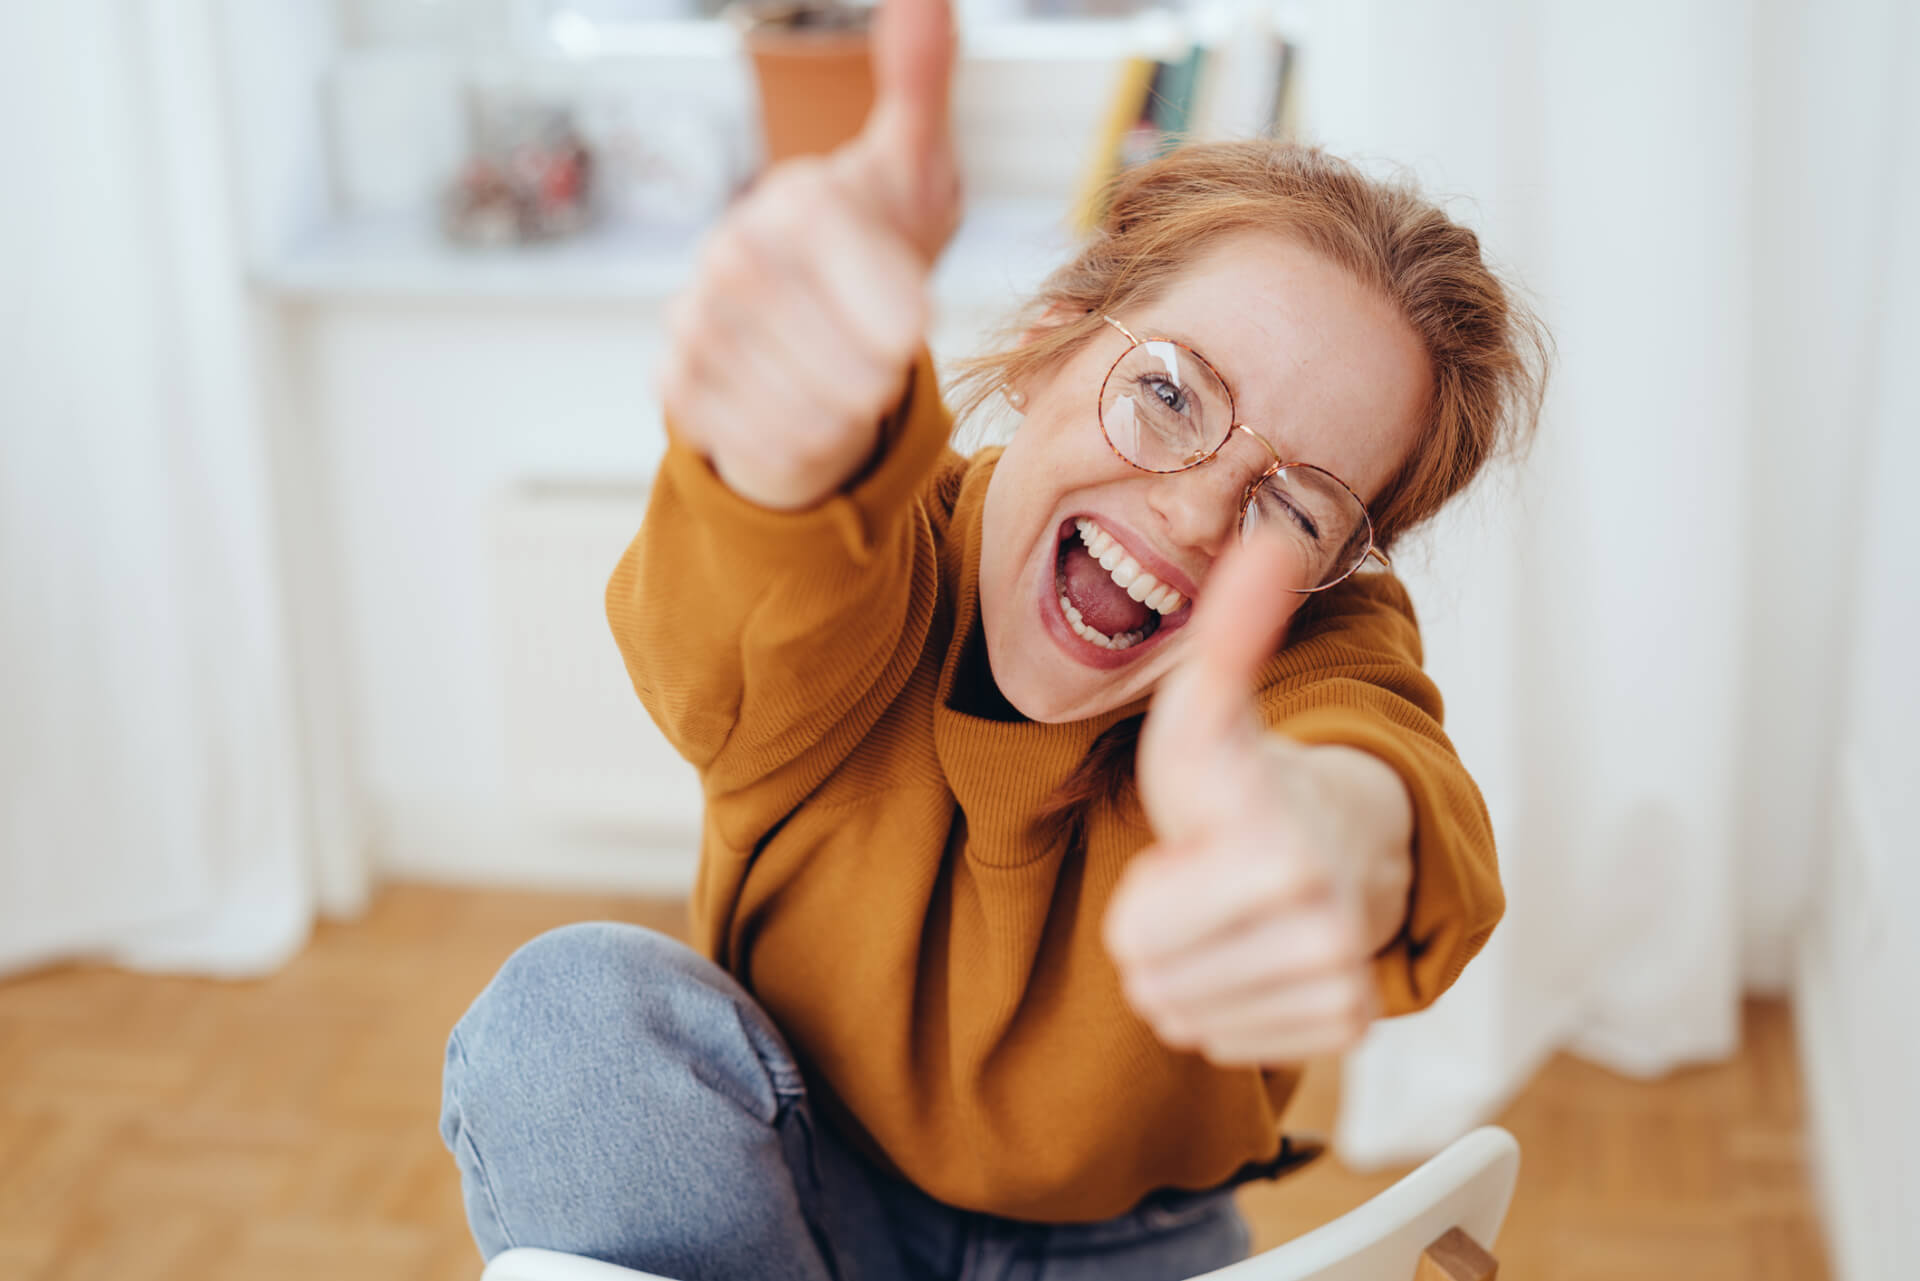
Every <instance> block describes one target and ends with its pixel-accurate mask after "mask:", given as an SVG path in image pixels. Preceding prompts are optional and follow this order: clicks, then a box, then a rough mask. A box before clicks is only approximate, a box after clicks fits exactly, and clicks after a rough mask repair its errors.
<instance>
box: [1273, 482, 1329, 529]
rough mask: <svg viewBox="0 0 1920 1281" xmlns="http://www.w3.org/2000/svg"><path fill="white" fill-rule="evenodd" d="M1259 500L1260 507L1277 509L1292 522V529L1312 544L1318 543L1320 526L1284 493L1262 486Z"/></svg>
mask: <svg viewBox="0 0 1920 1281" xmlns="http://www.w3.org/2000/svg"><path fill="white" fill-rule="evenodd" d="M1260 498H1261V500H1263V501H1261V503H1260V505H1261V506H1263V507H1266V508H1268V509H1272V508H1275V507H1277V508H1279V509H1280V510H1281V511H1282V512H1284V513H1285V514H1286V518H1287V519H1288V520H1290V521H1292V522H1293V524H1294V528H1296V529H1298V530H1299V531H1300V532H1301V533H1303V534H1305V535H1306V536H1307V537H1308V538H1311V539H1312V540H1313V541H1314V542H1316V543H1317V542H1319V541H1320V526H1319V525H1317V524H1315V523H1314V519H1313V517H1311V516H1309V515H1308V514H1307V512H1306V509H1305V508H1303V507H1301V506H1300V505H1299V504H1297V503H1295V502H1294V501H1293V499H1292V498H1291V497H1290V496H1288V495H1287V494H1286V493H1285V492H1284V491H1282V490H1279V489H1276V488H1274V487H1273V486H1271V485H1267V486H1263V487H1262V489H1261V493H1260Z"/></svg>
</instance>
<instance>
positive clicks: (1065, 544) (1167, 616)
mask: <svg viewBox="0 0 1920 1281" xmlns="http://www.w3.org/2000/svg"><path fill="white" fill-rule="evenodd" d="M1057 537H1058V540H1059V541H1058V545H1057V547H1056V550H1055V558H1054V566H1053V569H1054V572H1053V573H1052V574H1051V575H1048V576H1047V581H1046V582H1045V583H1044V584H1043V585H1042V591H1041V600H1040V601H1039V602H1038V603H1039V607H1040V610H1041V621H1042V624H1043V625H1044V627H1045V629H1046V630H1047V632H1048V633H1049V634H1050V635H1052V636H1053V638H1054V640H1055V641H1056V642H1057V643H1058V644H1059V645H1060V646H1061V648H1062V649H1063V650H1065V651H1066V653H1067V654H1068V655H1069V656H1071V657H1073V658H1074V659H1076V660H1077V661H1079V662H1081V663H1083V664H1085V665H1087V666H1090V667H1096V668H1101V669H1105V670H1112V669H1114V668H1117V667H1121V666H1125V665H1127V664H1129V663H1131V662H1132V661H1133V660H1135V659H1137V658H1139V657H1140V656H1141V655H1142V654H1144V653H1145V652H1146V651H1147V650H1149V649H1152V648H1153V647H1154V646H1156V645H1157V644H1159V643H1160V642H1161V641H1162V640H1163V639H1164V638H1165V637H1166V636H1167V635H1169V634H1171V633H1172V632H1175V631H1177V630H1179V628H1180V627H1182V626H1183V625H1185V623H1186V621H1187V619H1188V617H1190V616H1191V614H1192V612H1193V611H1192V609H1191V606H1190V604H1189V602H1188V599H1187V597H1186V596H1185V595H1183V594H1182V593H1181V592H1180V591H1179V590H1178V589H1176V588H1175V587H1174V586H1173V585H1172V584H1171V583H1169V582H1163V581H1162V579H1160V578H1157V577H1155V576H1154V575H1153V574H1152V573H1149V572H1147V571H1146V570H1145V569H1144V567H1143V566H1142V565H1141V564H1140V562H1139V561H1137V560H1135V559H1134V556H1133V553H1132V552H1131V551H1130V550H1129V548H1128V547H1127V546H1126V545H1124V544H1121V543H1120V542H1119V540H1118V539H1116V538H1115V537H1114V536H1113V535H1112V534H1111V533H1109V532H1108V531H1106V530H1105V529H1103V528H1102V527H1101V526H1100V525H1099V524H1098V523H1097V521H1096V520H1095V518H1093V517H1091V516H1076V517H1070V518H1068V519H1067V520H1065V521H1063V522H1062V523H1061V525H1060V527H1059V529H1058V531H1057ZM1155 563H1156V566H1157V567H1159V568H1161V569H1162V570H1163V571H1164V572H1165V574H1166V577H1167V578H1172V577H1174V576H1175V575H1176V574H1177V572H1178V571H1175V570H1172V569H1171V568H1170V567H1166V566H1164V565H1160V564H1159V563H1158V562H1155ZM1122 580H1125V581H1124V582H1123V581H1122ZM1182 581H1183V582H1184V580H1182ZM1109 628H1111V629H1113V630H1111V631H1109V630H1107V629H1109Z"/></svg>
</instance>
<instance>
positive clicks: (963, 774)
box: [934, 449, 1148, 845]
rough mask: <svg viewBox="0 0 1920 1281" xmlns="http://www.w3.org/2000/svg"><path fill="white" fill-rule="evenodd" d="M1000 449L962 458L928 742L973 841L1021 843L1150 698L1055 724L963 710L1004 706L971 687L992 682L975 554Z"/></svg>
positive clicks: (948, 543)
mask: <svg viewBox="0 0 1920 1281" xmlns="http://www.w3.org/2000/svg"><path fill="white" fill-rule="evenodd" d="M1000 452H1001V451H1000V450H998V449H988V450H982V451H981V452H980V453H978V454H976V455H974V456H973V457H972V458H971V459H969V460H968V462H967V465H966V471H965V473H964V475H963V477H962V480H961V484H960V492H959V494H958V496H957V498H956V500H955V503H954V509H953V523H952V525H951V526H950V527H949V537H948V538H947V540H946V545H945V556H946V558H947V563H946V564H944V565H942V567H941V568H942V571H943V573H944V575H945V576H946V577H947V580H948V581H949V582H951V583H953V584H954V585H955V586H954V595H953V610H954V623H953V632H952V635H951V638H950V639H949V641H948V643H947V652H946V655H945V658H944V659H943V660H942V662H941V664H940V683H939V687H938V694H937V696H936V701H935V703H934V744H935V749H936V751H937V752H938V754H939V757H940V763H941V766H942V767H943V769H944V770H945V772H946V775H947V779H948V782H949V783H950V784H951V785H952V787H953V792H954V795H955V797H956V798H957V799H958V800H959V801H960V804H961V808H962V809H964V810H965V811H966V813H967V818H968V821H969V823H970V825H971V826H972V828H973V832H972V838H973V840H974V842H975V843H976V845H977V844H978V843H979V842H980V841H981V839H982V838H983V837H986V838H988V839H989V840H992V839H993V838H994V837H999V838H1002V839H1005V840H1008V841H1012V842H1015V843H1022V841H1023V834H1024V828H1025V824H1026V822H1027V821H1028V819H1029V818H1030V817H1031V815H1032V814H1033V813H1034V812H1035V811H1037V810H1038V809H1039V808H1040V806H1041V805H1043V804H1044V803H1045V802H1046V801H1047V800H1048V798H1049V797H1051V796H1052V795H1053V793H1054V791H1055V790H1056V789H1057V788H1058V787H1059V786H1060V784H1061V783H1062V782H1064V781H1065V779H1066V777H1067V775H1068V774H1070V773H1071V772H1072V770H1073V768H1074V767H1075V766H1076V765H1078V764H1079V763H1080V761H1081V760H1082V759H1083V758H1084V757H1085V756H1086V754H1087V749H1088V748H1089V747H1091V746H1092V744H1093V741H1094V740H1095V739H1096V738H1098V737H1099V736H1100V735H1101V734H1102V733H1104V732H1105V731H1106V730H1107V729H1109V728H1111V727H1112V726H1113V725H1115V724H1118V723H1119V722H1120V721H1123V720H1125V719H1127V718H1128V717H1130V716H1138V715H1140V714H1141V713H1142V712H1144V711H1146V709H1147V702H1148V700H1147V698H1146V697H1145V696H1142V697H1140V698H1137V699H1134V700H1133V701H1132V702H1130V703H1127V704H1126V705H1125V706H1122V707H1117V708H1114V709H1112V710H1110V711H1106V712H1102V713H1100V714H1099V715H1098V716H1093V717H1089V718H1088V719H1086V720H1080V721H1067V722H1063V723H1059V724H1043V723H1041V722H1039V721H1031V720H1027V719H1025V718H1024V717H1022V718H1020V719H1018V720H995V719H992V718H989V717H984V716H978V715H974V714H972V713H969V712H967V711H963V710H959V709H960V708H968V707H982V706H985V705H987V704H989V703H990V702H994V701H1002V700H1001V699H1000V696H999V694H998V692H997V691H995V690H991V689H985V690H983V689H980V688H978V687H977V685H975V684H972V683H974V682H990V681H991V680H992V675H991V669H990V667H989V665H988V663H987V661H986V656H985V645H986V640H985V637H984V636H983V635H982V634H981V631H980V551H981V547H982V545H983V542H984V535H983V528H982V512H983V510H984V507H985V504H986V496H987V483H988V481H990V480H991V479H992V477H993V468H994V465H995V464H996V463H998V462H999V459H1000ZM976 646H977V647H978V649H977V650H975V656H976V657H975V661H971V662H969V661H968V653H969V649H970V648H973V647H976ZM956 695H957V696H958V697H956ZM956 704H957V706H956ZM983 824H984V825H985V829H986V830H983Z"/></svg>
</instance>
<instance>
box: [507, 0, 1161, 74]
mask: <svg viewBox="0 0 1920 1281" xmlns="http://www.w3.org/2000/svg"><path fill="white" fill-rule="evenodd" d="M1188 26H1189V23H1188V20H1187V19H1185V18H1183V16H1182V15H1180V14H1176V13H1173V12H1170V11H1168V10H1164V9H1150V10H1147V11H1145V12H1143V13H1139V14H1136V15H1133V16H1131V17H1125V18H1054V19H1044V18H1036V19H1028V20H1000V21H991V22H964V21H963V22H962V23H961V26H960V51H961V55H962V56H963V57H965V58H968V59H974V60H979V61H989V62H1000V61H1006V62H1021V61H1035V60H1038V61H1047V62H1060V61H1066V62H1076V61H1087V60H1095V61H1116V60H1118V59H1121V58H1129V57H1133V56H1136V55H1148V56H1164V55H1166V54H1167V53H1169V51H1172V50H1175V49H1178V48H1180V47H1181V46H1182V45H1183V43H1184V40H1185V37H1186V35H1187V33H1188ZM547 43H548V47H547V48H544V49H541V50H540V51H539V53H537V54H535V55H534V56H537V57H550V58H560V59H567V60H578V61H594V60H597V59H602V58H662V57H669V58H723V57H733V56H736V55H737V53H738V51H739V48H740V36H739V29H738V28H737V27H735V26H734V25H733V24H732V23H731V22H728V21H725V20H723V19H719V18H705V19H692V18H689V19H663V20H660V21H655V22H629V23H608V24H604V25H598V26H596V25H595V24H592V23H574V24H562V25H560V26H558V27H557V28H556V29H555V30H553V31H552V32H550V34H549V36H548V42H547Z"/></svg>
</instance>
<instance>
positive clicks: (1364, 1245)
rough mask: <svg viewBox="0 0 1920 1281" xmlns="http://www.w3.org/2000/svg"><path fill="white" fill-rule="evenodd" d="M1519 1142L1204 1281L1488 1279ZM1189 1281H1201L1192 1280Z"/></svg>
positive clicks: (1487, 1150) (551, 1262)
mask: <svg viewBox="0 0 1920 1281" xmlns="http://www.w3.org/2000/svg"><path fill="white" fill-rule="evenodd" d="M1519 1174H1520V1145H1519V1144H1518V1143H1517V1142H1515V1141H1514V1137H1513V1136H1512V1135H1511V1134H1508V1133H1507V1132H1506V1131H1505V1130H1503V1129H1501V1128H1500V1127H1498V1126H1494V1125H1489V1126H1484V1127H1482V1128H1481V1129H1478V1130H1475V1131H1474V1132H1473V1133H1472V1134H1469V1135H1467V1136H1466V1137H1465V1138H1463V1139H1461V1140H1460V1141H1459V1142H1457V1143H1455V1144H1453V1145H1452V1146H1451V1147H1449V1148H1448V1149H1447V1150H1446V1151H1444V1152H1442V1153H1441V1154H1440V1155H1439V1156H1436V1157H1434V1158H1433V1160H1431V1161H1429V1162H1427V1163H1426V1164H1425V1165H1423V1166H1421V1167H1420V1168H1419V1169H1417V1170H1415V1171H1413V1173H1411V1174H1409V1175H1407V1177H1406V1178H1404V1179H1402V1180H1400V1181H1399V1182H1398V1183H1396V1184H1394V1185H1393V1186H1392V1187H1390V1188H1388V1189H1387V1190H1386V1191H1385V1192H1382V1193H1381V1194H1380V1195H1379V1196H1377V1197H1374V1198H1373V1199H1372V1200H1370V1201H1368V1202H1366V1203H1365V1204H1364V1205H1361V1206H1358V1207H1356V1208H1354V1209H1353V1210H1350V1211H1348V1212H1347V1213H1346V1214H1343V1215H1341V1216H1340V1217H1339V1218H1337V1219H1335V1220H1334V1221H1333V1222H1331V1223H1328V1224H1326V1225H1324V1226H1322V1227H1318V1228H1315V1229H1314V1230H1313V1231H1311V1232H1309V1233H1307V1234H1306V1235H1305V1236H1301V1237H1295V1238H1294V1239H1293V1240H1291V1241H1289V1242H1287V1243H1286V1244H1285V1245H1281V1246H1276V1247H1274V1248H1273V1249H1271V1250H1268V1251H1267V1252H1266V1253H1265V1254H1259V1255H1255V1256H1254V1257H1253V1258H1251V1259H1246V1260H1243V1261H1241V1262H1239V1263H1235V1264H1232V1265H1230V1266H1228V1267H1224V1268H1220V1269H1217V1270H1216V1271H1213V1272H1209V1273H1207V1274H1206V1276H1205V1279H1204V1281H1488V1279H1490V1278H1491V1277H1492V1276H1493V1275H1494V1273H1493V1257H1492V1255H1491V1254H1489V1253H1488V1250H1489V1249H1491V1247H1492V1245H1493V1243H1494V1240H1495V1238H1497V1237H1498V1236H1499V1235H1500V1225H1501V1223H1502V1222H1504V1221H1505V1219H1506V1217H1507V1203H1508V1202H1509V1201H1511V1200H1512V1199H1513V1185H1514V1181H1515V1179H1517V1178H1518V1177H1519ZM481 1281H667V1279H666V1278H662V1277H655V1276H654V1275H653V1274H652V1273H649V1272H635V1271H633V1270H632V1269H631V1268H621V1267H616V1266H614V1265H613V1264H611V1263H601V1262H598V1261H597V1260H594V1259H582V1258H578V1257H576V1256H574V1255H570V1254H556V1253H554V1252H553V1251H551V1250H528V1249H518V1250H507V1251H505V1252H503V1253H501V1254H498V1255H496V1256H494V1260H493V1262H492V1263H490V1264H488V1265H487V1270H486V1273H485V1274H484V1275H483V1276H482V1277H481ZM1194 1281H1201V1279H1200V1278H1195V1279H1194Z"/></svg>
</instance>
